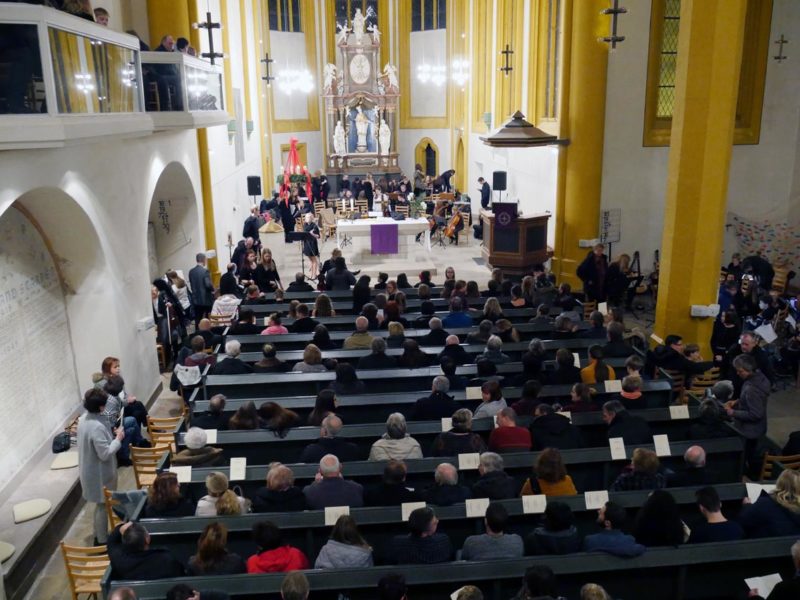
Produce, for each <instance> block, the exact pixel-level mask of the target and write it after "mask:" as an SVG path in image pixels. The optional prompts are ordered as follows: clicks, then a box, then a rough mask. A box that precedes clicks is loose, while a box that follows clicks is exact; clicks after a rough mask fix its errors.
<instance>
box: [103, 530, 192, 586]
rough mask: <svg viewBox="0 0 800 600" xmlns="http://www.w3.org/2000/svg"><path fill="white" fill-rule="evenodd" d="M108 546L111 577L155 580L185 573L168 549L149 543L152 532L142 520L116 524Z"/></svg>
mask: <svg viewBox="0 0 800 600" xmlns="http://www.w3.org/2000/svg"><path fill="white" fill-rule="evenodd" d="M107 547H108V558H109V560H110V562H111V573H112V580H122V581H130V580H135V581H153V580H156V579H168V578H170V577H183V575H184V573H185V570H184V568H183V565H182V564H181V563H180V562H179V561H178V560H177V559H176V558H175V557H174V556H173V555H172V553H171V552H170V551H169V550H166V549H159V548H151V547H150V534H149V533H147V529H145V528H144V526H143V525H141V524H139V523H133V522H131V521H128V522H127V523H123V524H122V525H118V526H117V527H115V528H114V531H112V532H111V533H110V534H109V536H108V542H107Z"/></svg>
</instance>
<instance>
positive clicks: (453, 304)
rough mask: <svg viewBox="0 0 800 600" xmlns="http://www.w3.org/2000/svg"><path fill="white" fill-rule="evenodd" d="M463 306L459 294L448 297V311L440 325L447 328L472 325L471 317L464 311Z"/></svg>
mask: <svg viewBox="0 0 800 600" xmlns="http://www.w3.org/2000/svg"><path fill="white" fill-rule="evenodd" d="M464 310H465V306H464V301H463V300H462V299H461V296H454V297H453V298H451V299H450V312H449V313H448V314H447V316H446V317H445V318H444V319H442V326H443V327H447V328H448V329H456V328H459V327H472V317H470V316H469V314H467V313H466V312H464Z"/></svg>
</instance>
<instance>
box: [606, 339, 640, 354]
mask: <svg viewBox="0 0 800 600" xmlns="http://www.w3.org/2000/svg"><path fill="white" fill-rule="evenodd" d="M633 353H634V352H633V348H631V346H630V344H628V343H627V342H624V341H621V340H620V341H615V342H608V343H607V344H606V345H605V346H603V356H604V357H606V358H628V357H629V356H630V355H631V354H633Z"/></svg>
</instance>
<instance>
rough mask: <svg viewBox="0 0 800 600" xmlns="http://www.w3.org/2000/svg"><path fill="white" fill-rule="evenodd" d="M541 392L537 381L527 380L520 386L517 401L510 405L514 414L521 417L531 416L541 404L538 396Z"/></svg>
mask: <svg viewBox="0 0 800 600" xmlns="http://www.w3.org/2000/svg"><path fill="white" fill-rule="evenodd" d="M541 391H542V384H541V383H540V382H539V380H537V379H529V380H527V381H526V382H525V383H524V384H523V386H522V393H521V394H520V398H519V400H517V401H516V402H514V404H512V405H511V408H512V409H514V412H515V413H516V414H517V415H519V416H521V417H529V416H532V415H533V411H534V410H536V407H537V406H538V405H539V404H540V403H541V400H539V394H540V393H541Z"/></svg>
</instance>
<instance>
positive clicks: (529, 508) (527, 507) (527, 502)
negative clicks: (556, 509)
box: [522, 494, 547, 515]
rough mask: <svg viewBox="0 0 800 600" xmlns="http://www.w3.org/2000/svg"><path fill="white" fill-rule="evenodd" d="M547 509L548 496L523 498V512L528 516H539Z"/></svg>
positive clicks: (536, 495)
mask: <svg viewBox="0 0 800 600" xmlns="http://www.w3.org/2000/svg"><path fill="white" fill-rule="evenodd" d="M546 508H547V496H545V495H544V494H535V495H532V496H523V497H522V512H523V513H524V514H526V515H539V514H542V513H543V512H544V510H545V509H546Z"/></svg>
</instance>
